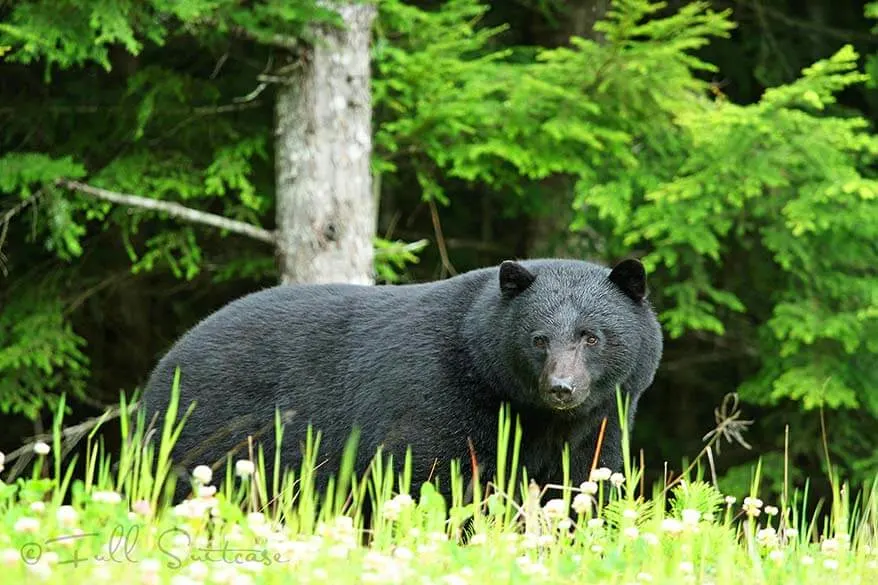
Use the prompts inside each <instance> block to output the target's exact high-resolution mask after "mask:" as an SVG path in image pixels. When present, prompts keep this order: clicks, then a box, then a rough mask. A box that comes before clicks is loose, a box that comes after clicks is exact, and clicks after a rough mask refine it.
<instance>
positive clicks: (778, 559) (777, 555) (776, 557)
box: [768, 548, 783, 565]
mask: <svg viewBox="0 0 878 585" xmlns="http://www.w3.org/2000/svg"><path fill="white" fill-rule="evenodd" d="M768 558H769V559H771V560H772V561H774V562H775V563H777V564H778V565H779V564H781V563H782V562H783V551H782V550H781V549H779V548H776V549H773V550H772V551H771V552H770V553H768Z"/></svg>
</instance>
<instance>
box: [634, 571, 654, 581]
mask: <svg viewBox="0 0 878 585" xmlns="http://www.w3.org/2000/svg"><path fill="white" fill-rule="evenodd" d="M637 580H638V581H641V582H643V583H652V575H650V574H649V573H637Z"/></svg>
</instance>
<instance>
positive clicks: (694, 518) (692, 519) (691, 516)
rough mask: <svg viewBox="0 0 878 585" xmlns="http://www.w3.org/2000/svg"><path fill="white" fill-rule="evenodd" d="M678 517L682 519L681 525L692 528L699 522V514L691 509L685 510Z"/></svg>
mask: <svg viewBox="0 0 878 585" xmlns="http://www.w3.org/2000/svg"><path fill="white" fill-rule="evenodd" d="M680 517H681V518H682V519H683V524H688V525H689V526H693V525H695V524H698V521H699V520H701V512H699V511H698V510H694V509H692V508H686V509H685V510H683V511H682V512H681V513H680Z"/></svg>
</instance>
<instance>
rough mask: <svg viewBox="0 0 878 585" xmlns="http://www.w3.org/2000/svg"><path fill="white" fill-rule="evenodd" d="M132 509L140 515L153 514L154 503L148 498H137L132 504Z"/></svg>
mask: <svg viewBox="0 0 878 585" xmlns="http://www.w3.org/2000/svg"><path fill="white" fill-rule="evenodd" d="M131 510H132V511H133V512H134V513H135V514H138V515H140V516H144V517H148V516H152V505H151V504H150V503H149V502H148V501H146V500H137V501H136V502H134V503H133V504H131Z"/></svg>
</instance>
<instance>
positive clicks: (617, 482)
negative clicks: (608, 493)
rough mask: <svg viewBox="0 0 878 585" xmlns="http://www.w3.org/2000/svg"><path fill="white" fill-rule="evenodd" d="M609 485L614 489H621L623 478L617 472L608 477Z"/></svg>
mask: <svg viewBox="0 0 878 585" xmlns="http://www.w3.org/2000/svg"><path fill="white" fill-rule="evenodd" d="M610 483H611V484H613V485H614V486H615V487H621V485H622V484H623V483H625V476H624V475H622V474H621V473H619V472H616V473H614V474H612V475H610Z"/></svg>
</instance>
